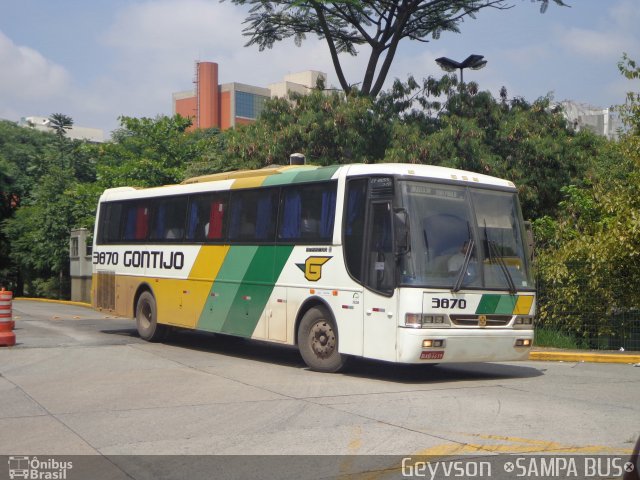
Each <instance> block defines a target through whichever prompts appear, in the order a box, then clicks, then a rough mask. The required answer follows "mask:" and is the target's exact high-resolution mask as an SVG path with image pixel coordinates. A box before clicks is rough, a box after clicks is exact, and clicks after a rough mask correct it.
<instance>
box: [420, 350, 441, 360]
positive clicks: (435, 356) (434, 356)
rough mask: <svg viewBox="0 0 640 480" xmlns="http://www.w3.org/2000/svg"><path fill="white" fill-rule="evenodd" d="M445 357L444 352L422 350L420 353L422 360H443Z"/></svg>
mask: <svg viewBox="0 0 640 480" xmlns="http://www.w3.org/2000/svg"><path fill="white" fill-rule="evenodd" d="M443 357H444V352H422V353H421V354H420V359H421V360H441V359H442V358H443Z"/></svg>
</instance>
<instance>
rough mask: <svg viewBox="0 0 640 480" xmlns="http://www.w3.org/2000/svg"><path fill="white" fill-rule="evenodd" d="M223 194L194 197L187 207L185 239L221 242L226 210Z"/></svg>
mask: <svg viewBox="0 0 640 480" xmlns="http://www.w3.org/2000/svg"><path fill="white" fill-rule="evenodd" d="M226 204H227V200H226V196H225V195H224V194H220V193H215V194H204V195H195V196H193V197H192V199H191V204H190V207H189V225H188V227H187V239H188V240H195V241H200V242H203V241H206V240H222V238H223V229H224V219H225V215H224V213H225V210H226Z"/></svg>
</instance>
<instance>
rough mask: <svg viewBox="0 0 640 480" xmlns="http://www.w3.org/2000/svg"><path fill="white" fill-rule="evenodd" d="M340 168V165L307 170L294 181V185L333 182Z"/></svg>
mask: <svg viewBox="0 0 640 480" xmlns="http://www.w3.org/2000/svg"><path fill="white" fill-rule="evenodd" d="M338 168H340V165H331V166H330V167H320V168H318V169H317V170H305V171H302V172H300V173H298V175H296V178H295V179H294V181H293V182H294V183H301V182H321V181H323V180H331V178H332V177H333V174H334V173H336V170H338Z"/></svg>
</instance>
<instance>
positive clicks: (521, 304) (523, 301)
mask: <svg viewBox="0 0 640 480" xmlns="http://www.w3.org/2000/svg"><path fill="white" fill-rule="evenodd" d="M531 305H533V295H520V296H519V297H518V301H517V302H516V306H515V308H514V309H513V314H514V315H528V314H529V312H530V311H531Z"/></svg>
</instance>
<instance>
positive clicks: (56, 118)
mask: <svg viewBox="0 0 640 480" xmlns="http://www.w3.org/2000/svg"><path fill="white" fill-rule="evenodd" d="M49 122H50V124H51V128H53V131H54V132H55V134H56V135H57V136H58V137H64V136H65V135H66V134H67V130H71V128H72V127H73V119H72V118H71V117H70V116H68V115H65V114H63V113H53V114H52V115H51V116H50V117H49Z"/></svg>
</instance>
